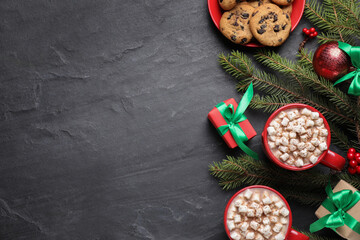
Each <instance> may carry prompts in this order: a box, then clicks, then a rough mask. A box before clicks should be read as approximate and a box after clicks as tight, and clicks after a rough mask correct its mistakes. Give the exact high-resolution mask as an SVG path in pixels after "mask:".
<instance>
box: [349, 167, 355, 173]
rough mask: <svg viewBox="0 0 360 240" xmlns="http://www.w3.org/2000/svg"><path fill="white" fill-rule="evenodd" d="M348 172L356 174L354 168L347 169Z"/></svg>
mask: <svg viewBox="0 0 360 240" xmlns="http://www.w3.org/2000/svg"><path fill="white" fill-rule="evenodd" d="M348 171H349V173H350V174H355V173H356V168H352V167H349V168H348Z"/></svg>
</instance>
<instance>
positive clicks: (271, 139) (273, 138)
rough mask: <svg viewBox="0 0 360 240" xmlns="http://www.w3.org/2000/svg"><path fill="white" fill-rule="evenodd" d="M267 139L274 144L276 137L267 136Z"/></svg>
mask: <svg viewBox="0 0 360 240" xmlns="http://www.w3.org/2000/svg"><path fill="white" fill-rule="evenodd" d="M268 139H269V140H270V141H273V142H275V141H276V136H268Z"/></svg>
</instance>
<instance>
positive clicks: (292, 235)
mask: <svg viewBox="0 0 360 240" xmlns="http://www.w3.org/2000/svg"><path fill="white" fill-rule="evenodd" d="M309 239H310V238H309V237H308V236H306V235H304V234H302V233H299V232H298V231H296V230H294V229H292V228H290V232H289V234H288V237H287V239H286V240H309Z"/></svg>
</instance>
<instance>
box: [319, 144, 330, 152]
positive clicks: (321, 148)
mask: <svg viewBox="0 0 360 240" xmlns="http://www.w3.org/2000/svg"><path fill="white" fill-rule="evenodd" d="M327 148H328V147H327V144H326V142H322V143H320V144H319V149H320V151H325V150H327Z"/></svg>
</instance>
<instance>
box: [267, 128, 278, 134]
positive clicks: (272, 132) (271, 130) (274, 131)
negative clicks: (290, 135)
mask: <svg viewBox="0 0 360 240" xmlns="http://www.w3.org/2000/svg"><path fill="white" fill-rule="evenodd" d="M267 131H268V134H269V135H270V136H273V135H276V130H275V128H274V127H268V128H267Z"/></svg>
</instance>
